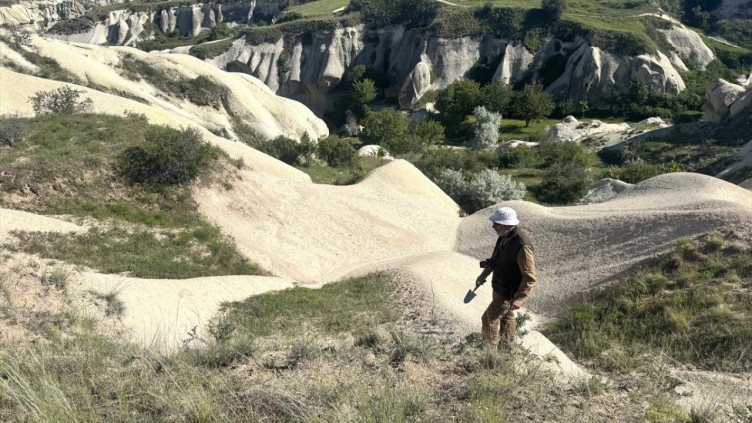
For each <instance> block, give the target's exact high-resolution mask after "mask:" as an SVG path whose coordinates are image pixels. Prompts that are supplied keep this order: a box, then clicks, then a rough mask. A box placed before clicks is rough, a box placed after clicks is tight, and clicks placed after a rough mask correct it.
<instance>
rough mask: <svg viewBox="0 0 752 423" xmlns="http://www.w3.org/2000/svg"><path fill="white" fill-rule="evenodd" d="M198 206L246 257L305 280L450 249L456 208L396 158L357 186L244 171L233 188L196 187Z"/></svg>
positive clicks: (328, 278) (456, 222)
mask: <svg viewBox="0 0 752 423" xmlns="http://www.w3.org/2000/svg"><path fill="white" fill-rule="evenodd" d="M195 197H196V199H197V201H198V203H199V210H200V211H201V212H202V213H203V214H204V215H205V216H207V217H208V218H209V219H210V220H211V221H212V222H214V223H215V224H217V225H219V226H220V227H221V228H222V230H223V232H225V233H227V234H229V235H230V236H232V237H233V238H234V239H235V242H236V244H237V245H238V247H239V248H240V250H241V251H242V252H243V253H244V254H245V255H246V256H248V257H249V258H250V259H251V260H253V261H254V262H256V263H259V264H260V265H261V266H263V267H264V268H266V269H268V270H270V271H272V272H273V273H275V274H277V275H280V276H285V277H291V278H294V279H296V280H298V281H301V282H304V283H320V282H329V281H332V280H334V279H337V278H339V277H341V276H342V275H344V274H345V273H348V272H350V271H351V270H352V269H353V268H355V267H359V266H362V265H364V264H368V263H373V262H377V261H380V260H385V259H391V258H395V257H402V256H409V255H415V254H421V253H425V252H429V251H442V250H451V249H452V248H453V246H454V243H455V239H456V235H455V233H456V229H457V227H458V225H459V223H460V218H459V207H458V206H457V205H456V204H455V203H454V201H452V200H451V199H450V198H449V197H448V196H447V195H446V194H444V192H442V191H441V190H440V189H439V188H438V187H436V185H434V184H433V183H432V182H430V181H429V180H428V178H426V177H425V176H424V175H423V174H422V173H420V172H419V171H418V170H417V169H415V167H413V166H412V165H411V164H410V163H408V162H406V161H404V160H396V161H394V162H391V163H389V164H387V165H385V166H383V167H382V168H380V169H378V170H376V171H375V172H373V174H371V175H370V176H369V177H368V178H366V180H364V181H363V182H361V183H360V184H357V185H351V186H331V185H317V184H312V183H310V182H307V183H306V182H299V181H293V180H284V179H280V178H276V177H271V176H269V175H265V174H263V173H260V172H244V173H242V180H240V181H237V182H236V183H235V185H234V187H233V189H231V190H226V189H224V188H222V187H215V188H214V189H200V190H196V192H195Z"/></svg>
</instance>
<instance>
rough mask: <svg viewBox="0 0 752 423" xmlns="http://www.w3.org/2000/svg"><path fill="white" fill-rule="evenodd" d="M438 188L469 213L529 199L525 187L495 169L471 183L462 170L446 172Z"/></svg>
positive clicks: (437, 180) (440, 177)
mask: <svg viewBox="0 0 752 423" xmlns="http://www.w3.org/2000/svg"><path fill="white" fill-rule="evenodd" d="M436 185H438V186H439V187H440V188H441V189H442V190H443V191H444V192H445V193H446V194H447V195H449V196H450V197H452V199H453V200H454V201H456V202H457V204H459V205H460V206H461V207H462V208H463V209H464V210H465V211H466V212H468V213H474V212H476V211H477V210H480V209H482V208H485V207H488V206H491V205H494V204H496V203H499V202H501V201H507V200H519V199H521V198H522V197H524V196H525V185H523V184H522V183H520V182H516V181H514V180H513V179H512V178H511V177H510V176H509V175H500V174H499V173H498V172H497V171H496V170H492V169H484V170H482V171H480V172H478V173H477V174H475V175H473V176H472V178H470V180H467V179H466V178H465V177H464V175H463V173H462V171H459V170H453V169H444V170H443V171H442V172H441V173H440V174H439V176H438V177H437V178H436Z"/></svg>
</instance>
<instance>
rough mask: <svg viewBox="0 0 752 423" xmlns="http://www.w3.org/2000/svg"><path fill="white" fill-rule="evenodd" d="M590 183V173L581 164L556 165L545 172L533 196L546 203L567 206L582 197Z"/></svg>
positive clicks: (566, 163) (564, 163)
mask: <svg viewBox="0 0 752 423" xmlns="http://www.w3.org/2000/svg"><path fill="white" fill-rule="evenodd" d="M590 183H591V176H590V171H589V170H588V169H587V168H585V166H583V165H582V164H580V163H573V162H563V163H556V164H554V165H553V166H551V167H550V168H548V169H547V170H546V173H545V174H544V175H543V180H542V181H541V183H540V185H538V186H537V187H536V190H535V194H536V197H537V198H538V199H540V200H542V201H544V202H546V203H552V204H567V203H572V202H574V201H577V200H579V199H581V198H582V197H584V196H585V194H587V192H588V189H589V188H590Z"/></svg>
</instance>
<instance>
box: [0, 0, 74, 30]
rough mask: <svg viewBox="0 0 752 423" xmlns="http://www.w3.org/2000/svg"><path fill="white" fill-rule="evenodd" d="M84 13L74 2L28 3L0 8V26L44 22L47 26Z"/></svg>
mask: <svg viewBox="0 0 752 423" xmlns="http://www.w3.org/2000/svg"><path fill="white" fill-rule="evenodd" d="M85 13H86V8H85V7H84V5H83V4H82V3H80V2H78V1H75V0H64V1H29V2H22V3H19V4H14V5H12V6H8V7H0V25H26V24H30V23H35V22H36V23H38V22H44V23H47V24H48V25H51V24H52V23H54V22H56V21H59V20H65V19H73V18H77V17H79V16H83V15H84V14H85Z"/></svg>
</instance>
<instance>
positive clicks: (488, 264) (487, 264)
mask: <svg viewBox="0 0 752 423" xmlns="http://www.w3.org/2000/svg"><path fill="white" fill-rule="evenodd" d="M494 264H495V263H494V260H493V259H485V260H482V261H481V262H480V267H481V268H483V269H493V268H494Z"/></svg>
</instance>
